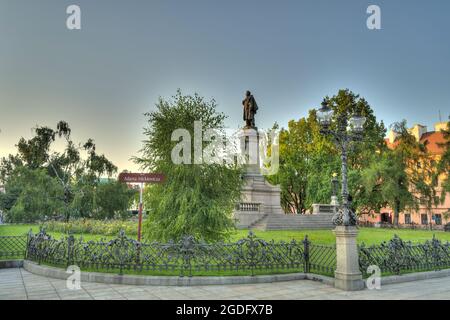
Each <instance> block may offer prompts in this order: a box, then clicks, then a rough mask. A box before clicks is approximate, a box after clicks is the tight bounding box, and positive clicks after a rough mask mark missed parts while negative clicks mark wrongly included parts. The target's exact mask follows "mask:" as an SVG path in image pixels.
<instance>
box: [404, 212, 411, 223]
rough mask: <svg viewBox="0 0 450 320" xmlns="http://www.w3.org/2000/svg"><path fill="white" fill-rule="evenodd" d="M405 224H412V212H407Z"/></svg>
mask: <svg viewBox="0 0 450 320" xmlns="http://www.w3.org/2000/svg"><path fill="white" fill-rule="evenodd" d="M405 224H411V214H409V213H405Z"/></svg>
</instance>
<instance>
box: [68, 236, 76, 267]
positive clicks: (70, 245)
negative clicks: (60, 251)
mask: <svg viewBox="0 0 450 320" xmlns="http://www.w3.org/2000/svg"><path fill="white" fill-rule="evenodd" d="M74 242H75V238H74V236H73V234H70V235H69V237H68V238H67V261H66V263H67V267H68V266H70V265H72V260H73V245H74Z"/></svg>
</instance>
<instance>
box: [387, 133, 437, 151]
mask: <svg viewBox="0 0 450 320" xmlns="http://www.w3.org/2000/svg"><path fill="white" fill-rule="evenodd" d="M384 141H385V142H386V145H387V146H388V148H389V149H394V148H396V147H397V146H398V144H399V143H400V142H399V141H398V140H395V141H394V142H393V143H391V142H390V141H389V138H386V139H384ZM420 143H422V144H424V145H425V146H426V148H427V150H428V152H430V153H431V154H436V155H441V154H443V153H444V151H445V149H444V148H443V147H440V146H439V144H442V143H445V138H444V134H443V133H442V132H440V131H430V132H426V133H424V134H422V136H421V137H420Z"/></svg>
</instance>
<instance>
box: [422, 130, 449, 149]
mask: <svg viewBox="0 0 450 320" xmlns="http://www.w3.org/2000/svg"><path fill="white" fill-rule="evenodd" d="M420 143H422V144H424V145H425V146H426V148H427V150H428V152H430V153H432V154H443V153H444V151H445V149H444V148H443V147H441V146H439V144H442V143H445V138H444V134H443V133H442V132H440V131H439V132H437V131H430V132H426V133H424V134H423V135H422V136H421V137H420Z"/></svg>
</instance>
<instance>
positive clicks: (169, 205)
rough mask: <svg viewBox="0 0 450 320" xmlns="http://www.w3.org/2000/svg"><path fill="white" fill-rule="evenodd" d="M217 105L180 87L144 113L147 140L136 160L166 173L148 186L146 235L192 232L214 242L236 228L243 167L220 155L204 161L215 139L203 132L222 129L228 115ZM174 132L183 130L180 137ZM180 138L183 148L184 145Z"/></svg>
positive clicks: (160, 238)
mask: <svg viewBox="0 0 450 320" xmlns="http://www.w3.org/2000/svg"><path fill="white" fill-rule="evenodd" d="M216 107H217V105H216V102H215V101H214V100H211V101H205V100H204V99H203V98H202V97H200V96H199V95H197V94H195V95H194V96H189V95H187V96H184V95H182V94H181V91H180V90H178V91H177V94H176V95H175V96H174V97H173V99H171V100H164V99H163V98H160V99H159V101H158V103H157V104H156V110H155V111H153V112H150V113H146V114H145V116H146V117H147V118H148V125H147V127H146V128H145V129H144V135H145V137H146V140H144V142H143V144H144V145H143V148H142V150H141V151H140V153H141V155H140V157H137V158H135V161H136V163H138V164H140V165H141V167H142V168H143V169H144V170H146V171H152V172H161V173H163V174H165V176H166V180H165V182H164V183H163V184H160V185H152V186H149V187H147V188H146V191H145V195H144V203H145V206H146V210H147V211H148V212H149V215H148V217H147V219H146V221H145V222H144V227H143V234H144V236H145V238H146V239H149V240H157V241H168V240H179V239H180V238H181V237H182V236H184V235H192V236H195V237H197V238H201V239H204V240H205V241H216V240H224V239H226V238H227V237H228V236H229V234H230V231H232V230H233V229H234V221H233V220H232V217H231V214H232V211H233V208H234V205H235V203H236V202H237V201H238V200H239V198H240V188H241V184H242V179H241V174H242V169H241V168H240V167H239V166H238V165H237V164H236V163H231V162H230V161H224V159H223V158H221V156H218V157H216V159H218V160H219V161H215V162H209V163H205V161H202V160H204V159H202V154H203V153H202V150H203V151H204V150H206V149H207V148H208V147H211V145H210V144H211V143H213V140H211V141H204V140H208V139H202V138H201V137H200V138H199V134H200V135H201V136H203V137H205V135H206V134H207V132H208V130H214V131H215V132H219V133H220V132H222V133H223V130H224V119H225V118H226V117H225V115H224V114H223V113H220V112H218V111H217V109H216ZM199 121H201V126H200V128H199V126H198V124H199ZM195 122H197V125H195ZM175 130H177V131H175ZM194 131H195V135H194ZM174 132H175V134H174ZM176 132H181V133H183V135H182V137H181V136H178V135H177V134H176ZM174 137H175V138H174ZM180 143H183V144H184V146H185V147H184V148H180ZM210 149H211V148H210ZM199 150H200V153H199V152H198V151H199ZM214 152H215V151H214ZM216 156H217V154H216ZM174 158H175V159H174ZM180 158H181V159H182V161H176V159H180Z"/></svg>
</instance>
